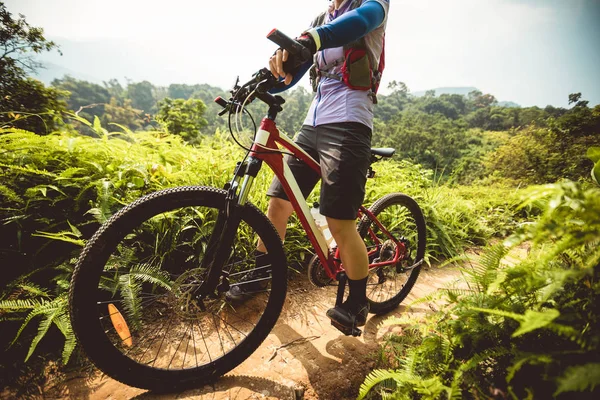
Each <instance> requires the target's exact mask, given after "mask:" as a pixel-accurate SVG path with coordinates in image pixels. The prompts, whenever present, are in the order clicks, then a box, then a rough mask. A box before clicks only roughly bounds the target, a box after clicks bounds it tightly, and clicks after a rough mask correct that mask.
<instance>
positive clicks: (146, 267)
mask: <svg viewBox="0 0 600 400" xmlns="http://www.w3.org/2000/svg"><path fill="white" fill-rule="evenodd" d="M129 275H131V276H132V277H133V278H135V279H137V280H140V281H142V282H148V283H152V284H155V285H158V286H161V287H163V288H165V289H169V290H170V289H171V285H172V282H171V281H170V277H169V273H168V272H166V271H163V270H161V269H160V266H157V265H151V264H138V265H135V266H133V267H132V268H131V270H130V271H129Z"/></svg>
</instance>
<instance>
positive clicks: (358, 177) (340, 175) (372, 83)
mask: <svg viewBox="0 0 600 400" xmlns="http://www.w3.org/2000/svg"><path fill="white" fill-rule="evenodd" d="M388 8H389V0H332V1H331V2H330V4H329V7H328V9H327V11H326V12H325V13H323V14H321V15H319V16H318V17H317V18H316V19H315V20H314V21H313V23H312V24H311V28H310V29H309V30H308V31H306V32H304V33H302V35H301V36H300V37H298V38H297V39H296V40H297V41H298V42H300V43H301V44H303V45H304V46H306V47H307V48H309V49H310V50H311V52H312V53H313V54H315V57H314V67H313V68H312V70H311V78H312V81H313V89H315V91H316V95H315V98H314V100H313V102H312V104H311V106H310V108H309V111H308V115H307V116H306V119H305V120H304V123H303V126H302V128H301V130H300V132H299V134H298V136H297V138H296V143H297V144H298V145H299V146H300V147H302V148H303V149H304V150H305V151H306V152H307V153H308V154H310V155H311V156H312V157H313V158H315V160H317V161H318V162H319V163H320V165H321V175H322V181H321V194H320V199H319V200H320V201H319V203H320V212H321V214H323V215H325V216H326V218H327V222H328V225H329V228H330V230H331V233H332V235H333V237H334V239H335V241H336V243H337V245H338V248H339V250H340V255H341V259H342V263H343V265H344V269H345V270H346V274H347V276H348V285H349V289H350V290H349V296H348V298H347V299H346V301H345V302H344V303H343V304H342V305H341V306H337V307H334V308H331V309H330V310H328V311H327V316H328V317H329V318H330V319H332V320H333V321H334V322H336V323H338V324H341V325H343V326H346V327H350V328H351V327H353V326H362V325H364V324H365V321H366V318H367V314H368V312H369V304H368V301H367V297H366V285H367V275H368V264H369V261H368V256H367V250H366V247H365V244H364V242H363V241H362V239H361V238H360V236H359V234H358V232H357V230H356V215H357V211H358V208H359V207H360V205H361V204H362V201H363V200H364V195H365V183H366V175H367V169H368V166H369V161H370V155H371V152H370V149H371V133H372V129H373V104H374V103H375V102H376V97H375V91H376V89H377V86H378V80H379V79H380V72H381V70H382V65H383V63H382V62H381V61H382V56H383V54H382V53H383V46H384V42H383V40H384V33H385V27H386V22H387V13H388ZM311 66H313V61H308V62H305V63H303V64H301V63H298V62H296V60H295V59H294V56H292V55H290V54H288V52H287V51H285V50H282V49H278V50H277V51H276V52H275V54H273V56H271V58H270V60H269V67H270V70H271V73H272V74H273V75H274V76H275V77H277V78H279V79H280V80H281V81H282V83H281V84H280V87H279V88H276V89H275V90H272V92H277V91H282V90H286V89H289V88H290V87H292V86H293V85H294V84H295V83H296V82H298V81H299V80H300V78H301V77H302V76H303V75H305V74H306V72H307V71H308V70H309V69H311ZM365 78H366V81H365ZM287 163H288V165H289V166H290V168H291V170H292V172H293V173H294V176H295V177H296V180H297V181H298V184H299V185H300V189H301V190H302V193H303V195H304V196H305V197H308V195H309V194H310V192H311V191H312V189H313V188H314V186H315V185H316V183H317V181H318V179H319V177H318V175H317V174H316V173H315V172H314V171H312V170H311V169H310V167H308V166H307V165H306V164H304V163H302V162H300V161H298V160H296V159H294V158H293V157H289V158H288V159H287ZM267 195H268V196H270V199H269V207H268V210H267V216H268V217H269V219H270V220H271V222H272V223H273V225H274V226H275V228H276V230H277V231H278V233H279V235H280V237H281V238H285V231H286V226H287V222H288V219H289V217H290V216H291V214H292V212H293V209H292V205H291V203H290V202H289V201H288V199H287V196H286V195H285V193H284V191H283V187H282V186H281V184H280V182H279V180H278V179H277V178H275V179H274V180H273V182H272V184H271V186H270V187H269V190H268V192H267ZM265 251H266V249H265V248H264V246H263V245H262V243H259V246H258V250H257V264H258V266H260V265H265V264H266V263H268V258H267V257H266V256H264V252H265ZM254 278H256V276H255V277H254ZM259 285H261V283H260V282H253V283H249V284H246V285H238V286H234V287H232V288H231V289H230V290H229V291H228V293H227V296H228V297H229V298H230V299H233V300H242V299H244V298H246V297H247V295H248V293H250V292H251V291H256V290H257V287H256V286H259Z"/></svg>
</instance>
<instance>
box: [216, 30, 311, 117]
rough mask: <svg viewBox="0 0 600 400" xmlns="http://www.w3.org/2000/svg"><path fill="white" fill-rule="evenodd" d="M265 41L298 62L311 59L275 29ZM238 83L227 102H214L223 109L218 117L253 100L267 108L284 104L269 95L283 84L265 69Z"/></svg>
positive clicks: (218, 100) (295, 43)
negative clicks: (287, 53) (278, 47)
mask: <svg viewBox="0 0 600 400" xmlns="http://www.w3.org/2000/svg"><path fill="white" fill-rule="evenodd" d="M267 39H269V40H271V41H272V42H274V43H275V44H277V45H279V46H280V47H281V48H282V49H284V50H287V51H288V52H289V53H290V54H292V55H294V56H296V58H297V59H298V62H301V63H304V62H306V61H308V60H310V59H311V58H312V55H311V52H310V50H309V49H308V48H307V47H306V46H304V45H302V44H301V43H298V42H297V41H296V40H294V39H292V38H290V37H289V36H286V35H285V34H284V33H282V32H281V31H279V30H277V29H273V30H271V32H269V34H268V35H267ZM238 83H239V78H238V81H236V83H235V84H234V86H233V88H232V89H231V90H230V93H231V97H230V98H229V100H225V99H223V98H222V97H221V96H219V97H217V98H216V99H215V102H216V103H217V104H219V105H220V106H221V107H223V111H221V112H220V113H219V115H223V114H225V113H227V112H237V111H238V110H240V108H241V105H242V104H245V103H246V104H249V103H251V102H252V101H253V100H254V99H255V98H258V99H259V100H261V101H263V102H264V103H266V104H268V105H269V107H274V106H275V107H277V106H279V108H280V105H281V104H283V103H284V100H283V98H281V97H280V96H274V95H272V94H270V93H269V90H271V89H273V88H274V87H275V86H277V85H283V82H280V81H279V80H278V79H277V78H275V77H274V76H273V74H272V73H271V71H269V70H268V69H267V68H262V69H260V70H259V71H257V72H255V73H254V74H253V75H252V79H250V80H249V81H248V82H246V83H244V84H243V85H241V86H239V85H238ZM279 111H280V110H279Z"/></svg>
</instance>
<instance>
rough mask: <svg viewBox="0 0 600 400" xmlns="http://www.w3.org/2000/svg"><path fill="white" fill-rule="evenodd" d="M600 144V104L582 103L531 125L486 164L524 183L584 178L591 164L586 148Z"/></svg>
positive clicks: (502, 147) (489, 167) (500, 173)
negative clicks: (594, 105)
mask: <svg viewBox="0 0 600 400" xmlns="http://www.w3.org/2000/svg"><path fill="white" fill-rule="evenodd" d="M599 144H600V106H596V107H595V108H593V109H590V108H587V107H586V106H582V105H578V106H575V107H573V108H572V109H571V110H569V111H568V112H566V113H564V114H563V115H561V116H560V117H558V118H549V119H548V120H547V126H546V127H538V126H536V125H531V126H529V127H527V128H524V129H522V130H520V131H518V132H517V133H516V135H514V136H513V137H511V138H510V139H509V140H508V141H507V142H506V143H505V144H503V145H501V146H500V147H499V148H498V149H497V150H496V151H493V152H491V153H489V154H488V155H487V157H486V164H487V166H488V170H490V171H494V173H495V174H496V175H500V176H503V177H508V178H512V179H515V180H519V181H521V182H524V183H537V184H540V183H546V182H555V181H557V180H559V179H560V178H567V179H574V180H577V179H583V178H585V177H587V176H588V171H589V168H590V166H591V163H590V161H589V160H588V159H587V158H586V157H585V154H586V150H587V149H588V148H589V147H590V146H598V145H599ZM567 154H568V155H569V157H565V155H567Z"/></svg>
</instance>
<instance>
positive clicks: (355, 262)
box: [327, 217, 369, 280]
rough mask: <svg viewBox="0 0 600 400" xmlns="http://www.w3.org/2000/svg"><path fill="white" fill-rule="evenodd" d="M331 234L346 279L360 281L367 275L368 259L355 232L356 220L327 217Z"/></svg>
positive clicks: (363, 243) (365, 250)
mask: <svg viewBox="0 0 600 400" xmlns="http://www.w3.org/2000/svg"><path fill="white" fill-rule="evenodd" d="M327 224H328V226H329V229H330V230H331V234H332V235H333V238H334V239H335V242H336V243H337V245H338V248H339V249H340V256H341V258H342V263H343V264H344V270H345V271H346V275H347V276H348V279H352V280H360V279H364V278H366V277H367V275H368V274H369V258H368V256H367V248H366V246H365V242H364V241H363V240H362V239H361V237H360V235H359V234H358V231H357V230H356V220H354V219H352V220H347V219H335V218H329V217H327Z"/></svg>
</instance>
